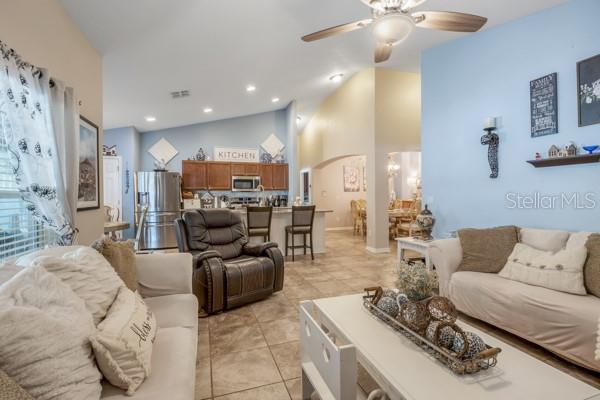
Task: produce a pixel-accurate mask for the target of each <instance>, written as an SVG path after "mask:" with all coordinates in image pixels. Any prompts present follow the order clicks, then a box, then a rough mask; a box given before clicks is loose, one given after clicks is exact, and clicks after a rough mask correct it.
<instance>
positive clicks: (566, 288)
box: [499, 243, 587, 294]
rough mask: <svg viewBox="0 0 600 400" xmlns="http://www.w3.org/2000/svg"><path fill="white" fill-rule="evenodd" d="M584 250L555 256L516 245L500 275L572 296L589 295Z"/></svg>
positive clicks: (578, 249)
mask: <svg viewBox="0 0 600 400" xmlns="http://www.w3.org/2000/svg"><path fill="white" fill-rule="evenodd" d="M586 258H587V250H586V248H585V246H579V247H576V246H573V247H571V248H564V249H562V250H559V251H557V252H556V253H553V252H551V251H542V250H537V249H534V248H533V247H530V246H527V245H526V244H523V243H517V245H516V246H515V249H514V250H513V252H512V253H511V254H510V256H509V257H508V261H507V262H506V265H505V266H504V268H503V269H502V271H500V272H499V275H500V276H501V277H503V278H507V279H512V280H513V281H519V282H523V283H528V284H530V285H535V286H542V287H545V288H548V289H554V290H559V291H561V292H567V293H573V294H586V293H587V292H586V290H585V287H584V285H583V265H584V264H585V260H586Z"/></svg>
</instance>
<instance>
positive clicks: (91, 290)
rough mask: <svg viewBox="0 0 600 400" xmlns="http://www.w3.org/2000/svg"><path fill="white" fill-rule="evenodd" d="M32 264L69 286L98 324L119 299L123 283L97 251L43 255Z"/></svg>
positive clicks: (83, 249)
mask: <svg viewBox="0 0 600 400" xmlns="http://www.w3.org/2000/svg"><path fill="white" fill-rule="evenodd" d="M32 265H41V266H43V267H44V268H46V270H47V271H48V272H51V273H53V274H55V275H56V276H57V277H59V278H60V279H61V280H62V281H63V282H64V283H66V284H67V285H68V286H69V287H70V288H71V289H72V290H73V291H74V292H75V293H76V294H77V295H78V296H79V297H80V298H81V299H83V301H84V302H85V305H86V307H87V309H88V310H89V311H90V313H91V314H92V316H93V317H94V324H95V325H98V324H99V323H100V321H102V320H103V319H104V317H105V316H106V313H107V312H108V309H109V308H110V306H111V304H112V303H113V301H114V300H115V298H116V297H117V293H118V292H119V288H121V287H123V286H124V284H123V281H122V280H121V279H120V278H119V276H118V275H117V273H116V272H115V271H114V269H113V268H112V267H111V266H110V264H109V263H108V261H106V260H105V259H104V257H102V255H100V254H99V253H98V252H97V251H96V250H94V249H92V248H89V247H80V248H77V249H76V250H75V251H71V252H68V253H65V254H64V255H63V256H62V257H61V258H58V257H47V256H41V257H38V258H36V259H34V260H33V262H32Z"/></svg>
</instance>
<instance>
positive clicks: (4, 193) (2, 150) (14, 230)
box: [0, 113, 55, 261]
mask: <svg viewBox="0 0 600 400" xmlns="http://www.w3.org/2000/svg"><path fill="white" fill-rule="evenodd" d="M9 129H10V126H9V124H8V120H7V119H6V116H5V115H3V114H2V113H0V261H2V260H5V259H7V258H10V257H14V256H18V255H21V254H24V253H27V252H30V251H33V250H35V249H39V248H41V247H44V246H45V245H47V244H49V243H51V242H52V241H53V240H54V238H55V235H54V233H52V232H51V231H50V230H49V229H46V228H45V227H44V224H43V223H40V222H38V221H36V220H35V219H34V218H33V217H32V216H31V215H30V213H29V211H28V210H27V208H26V205H25V202H24V201H23V200H21V196H20V195H19V191H18V189H17V185H16V182H15V178H14V175H13V173H12V169H11V165H10V160H9V153H8V148H7V146H6V135H7V133H8V130H9Z"/></svg>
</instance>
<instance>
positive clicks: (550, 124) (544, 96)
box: [529, 72, 558, 137]
mask: <svg viewBox="0 0 600 400" xmlns="http://www.w3.org/2000/svg"><path fill="white" fill-rule="evenodd" d="M557 79H558V77H557V74H556V72H555V73H553V74H550V75H546V76H544V77H541V78H539V79H535V80H533V81H531V82H530V84H529V93H530V98H531V137H538V136H545V135H552V134H554V133H558V84H557Z"/></svg>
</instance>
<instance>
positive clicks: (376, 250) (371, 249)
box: [367, 246, 391, 254]
mask: <svg viewBox="0 0 600 400" xmlns="http://www.w3.org/2000/svg"><path fill="white" fill-rule="evenodd" d="M367 251H368V252H369V253H374V254H383V253H389V252H391V250H390V248H389V247H380V248H375V247H371V246H367Z"/></svg>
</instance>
